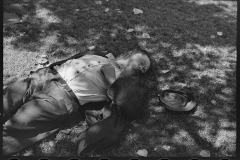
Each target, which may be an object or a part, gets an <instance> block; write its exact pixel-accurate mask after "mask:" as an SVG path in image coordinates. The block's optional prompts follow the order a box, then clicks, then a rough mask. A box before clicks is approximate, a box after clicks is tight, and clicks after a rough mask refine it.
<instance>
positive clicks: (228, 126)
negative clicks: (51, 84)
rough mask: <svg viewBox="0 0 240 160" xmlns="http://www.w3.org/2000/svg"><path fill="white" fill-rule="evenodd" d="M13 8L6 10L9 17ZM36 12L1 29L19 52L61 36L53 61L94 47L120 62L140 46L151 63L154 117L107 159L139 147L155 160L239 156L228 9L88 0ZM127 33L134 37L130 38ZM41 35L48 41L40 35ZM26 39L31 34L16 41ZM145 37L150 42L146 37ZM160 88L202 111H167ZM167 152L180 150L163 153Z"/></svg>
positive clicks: (43, 6) (41, 5)
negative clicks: (182, 95) (186, 94)
mask: <svg viewBox="0 0 240 160" xmlns="http://www.w3.org/2000/svg"><path fill="white" fill-rule="evenodd" d="M11 3H17V2H16V1H14V2H13V1H11ZM11 3H10V1H8V3H7V4H6V10H7V11H11V7H9V8H8V7H7V5H8V6H10V4H11ZM19 3H20V1H19ZM31 6H32V7H31V8H28V9H23V10H14V11H16V12H19V13H23V14H24V15H26V16H27V17H29V19H26V21H25V22H23V23H22V24H16V25H12V26H8V27H6V28H5V29H4V36H6V37H7V36H14V37H16V39H15V40H14V41H13V42H12V44H13V45H14V46H15V47H16V48H20V49H26V50H32V49H33V50H34V49H35V51H36V50H39V48H40V46H41V45H43V44H42V43H41V38H43V37H46V36H49V35H52V34H53V33H55V32H57V35H58V36H57V41H56V42H54V43H53V44H51V46H50V48H49V50H47V51H46V52H47V54H49V55H50V56H51V57H52V58H59V57H60V58H67V57H68V56H69V55H70V54H72V53H69V52H66V51H65V50H64V49H62V48H73V49H75V50H77V51H79V52H80V51H83V50H86V48H87V47H89V46H96V49H100V50H108V51H110V52H112V53H113V54H114V55H115V56H118V55H119V54H121V53H123V52H127V51H129V50H132V49H135V48H138V47H141V48H144V49H146V50H148V51H149V52H151V54H152V56H153V57H154V59H155V61H156V67H157V69H156V70H155V71H154V73H156V74H155V75H151V74H150V75H147V76H148V77H149V79H148V82H149V85H148V90H149V99H150V103H149V113H146V116H145V117H144V118H142V119H140V120H138V121H137V122H139V123H141V125H140V126H141V127H140V126H137V127H135V126H134V125H133V124H131V125H130V126H129V128H127V129H126V131H125V132H124V133H123V135H124V136H123V137H121V143H119V144H118V145H116V147H113V148H111V149H109V150H107V151H108V152H109V153H111V154H110V155H113V156H126V155H128V156H136V154H135V153H136V151H137V150H138V149H141V148H147V149H149V152H150V155H152V156H195V155H199V154H198V152H199V150H202V149H204V150H209V151H210V153H211V156H234V155H235V151H236V148H235V147H236V145H235V138H236V136H234V131H235V130H236V125H235V122H236V108H235V107H236V104H235V100H236V96H235V88H236V78H235V77H236V69H235V63H236V52H235V45H236V17H234V16H233V15H231V14H229V13H228V12H227V11H225V10H224V9H225V8H227V7H228V6H227V4H223V3H219V4H218V2H216V3H209V4H198V3H197V2H187V1H184V0H182V1H174V0H170V1H169V0H168V1H167V0H162V1H159V0H153V1H148V2H146V1H143V0H138V1H136V0H130V1H129V0H128V1H126V0H112V1H108V2H106V1H102V5H96V4H94V2H93V1H85V0H81V1H70V0H62V1H55V0H49V1H41V2H40V1H35V2H34V3H33V2H31ZM36 6H38V12H36V9H37V7H36ZM107 8H109V10H108V11H106V9H107ZM133 8H139V9H142V10H143V14H139V15H134V14H133V12H132V10H133ZM117 9H118V10H117ZM121 11H122V12H121ZM39 14H40V15H44V14H46V15H48V16H52V17H55V18H56V19H59V21H57V22H56V21H54V18H53V22H49V21H48V23H47V22H46V18H45V17H44V16H39ZM39 17H41V18H39ZM129 28H134V29H135V31H133V32H127V29H129ZM42 30H44V32H45V35H44V36H39V34H40V33H41V32H42ZM22 32H25V33H26V34H25V35H23V36H20V37H19V36H18V35H19V33H22ZM144 32H147V33H149V35H150V36H151V38H149V39H148V38H142V37H141V35H142V33H144ZM217 32H222V34H223V35H222V36H218V35H217ZM71 39H72V40H71ZM31 48H32V49H31ZM163 70H168V72H167V73H163V72H162V71H163ZM163 89H183V90H186V91H190V92H192V93H193V94H194V96H195V99H196V101H197V102H198V104H199V107H198V109H197V111H196V112H195V113H193V114H190V115H184V116H182V115H180V114H179V115H178V114H177V115H176V114H171V113H168V112H166V111H165V109H164V108H162V107H161V106H160V105H159V104H158V102H157V99H156V93H157V92H159V91H161V90H163ZM149 123H150V124H149ZM134 128H136V129H134ZM129 129H131V130H132V132H129ZM144 129H145V130H144ZM131 134H132V135H135V136H136V138H135V139H133V140H131V141H132V142H131V143H130V141H127V136H129V135H131ZM178 134H183V135H180V137H181V138H183V139H181V140H180V141H177V140H176V139H175V138H176V137H177V136H179V135H178ZM150 137H152V138H150ZM174 137H175V138H174ZM184 137H185V140H186V142H184ZM229 138H230V139H231V140H229ZM228 140H229V141H228ZM164 145H169V146H171V147H172V148H175V149H173V150H172V149H169V150H166V149H163V148H162V147H163V146H164ZM234 145H235V146H234ZM155 147H157V149H156V150H155ZM130 148H131V149H130ZM129 149H130V150H129ZM109 153H105V154H109Z"/></svg>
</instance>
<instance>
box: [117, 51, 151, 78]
mask: <svg viewBox="0 0 240 160" xmlns="http://www.w3.org/2000/svg"><path fill="white" fill-rule="evenodd" d="M119 64H120V65H122V66H123V67H124V69H125V73H124V74H125V75H129V74H133V73H134V72H136V71H137V72H140V73H145V72H146V71H147V70H148V69H149V67H150V60H149V58H148V57H147V56H146V55H145V54H142V53H141V52H137V53H134V54H132V55H130V56H128V57H124V58H123V59H121V60H120V61H119Z"/></svg>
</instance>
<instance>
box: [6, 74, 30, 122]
mask: <svg viewBox="0 0 240 160" xmlns="http://www.w3.org/2000/svg"><path fill="white" fill-rule="evenodd" d="M33 86H34V81H33V80H32V79H30V78H21V79H18V80H17V81H15V82H13V83H12V84H10V85H9V86H7V87H6V88H5V89H3V121H4V122H5V121H6V120H7V119H9V118H10V117H11V116H12V115H13V114H14V113H15V112H16V111H17V110H18V109H19V108H20V107H21V106H22V105H23V103H24V99H26V98H28V97H29V96H30V95H31V94H32V91H33Z"/></svg>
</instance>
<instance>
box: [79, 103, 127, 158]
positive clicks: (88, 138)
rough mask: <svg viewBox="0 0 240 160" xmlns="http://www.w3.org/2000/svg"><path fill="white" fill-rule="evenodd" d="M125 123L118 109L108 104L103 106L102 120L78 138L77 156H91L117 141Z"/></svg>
mask: <svg viewBox="0 0 240 160" xmlns="http://www.w3.org/2000/svg"><path fill="white" fill-rule="evenodd" d="M125 125H126V122H125V120H124V117H123V116H122V114H121V111H120V108H119V107H118V106H117V105H115V104H113V103H112V102H109V103H108V104H106V105H105V108H104V112H103V120H102V121H99V122H96V123H94V124H93V125H92V126H91V127H90V128H88V130H86V131H84V132H83V133H82V134H81V135H80V136H79V137H78V142H79V144H78V154H79V155H82V154H91V153H93V152H95V151H99V150H100V149H105V148H106V147H108V146H110V145H112V144H113V143H114V142H116V140H118V138H119V136H120V134H121V132H122V130H123V129H124V127H125Z"/></svg>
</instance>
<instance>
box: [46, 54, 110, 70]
mask: <svg viewBox="0 0 240 160" xmlns="http://www.w3.org/2000/svg"><path fill="white" fill-rule="evenodd" d="M107 53H108V51H85V52H83V53H78V54H76V55H73V56H71V57H70V58H67V59H65V60H61V61H58V62H54V63H52V64H50V65H49V67H50V68H51V69H52V68H53V66H56V65H61V64H63V63H65V62H66V61H68V60H70V59H76V58H81V57H82V56H84V55H99V56H103V57H105V56H106V55H107Z"/></svg>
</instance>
